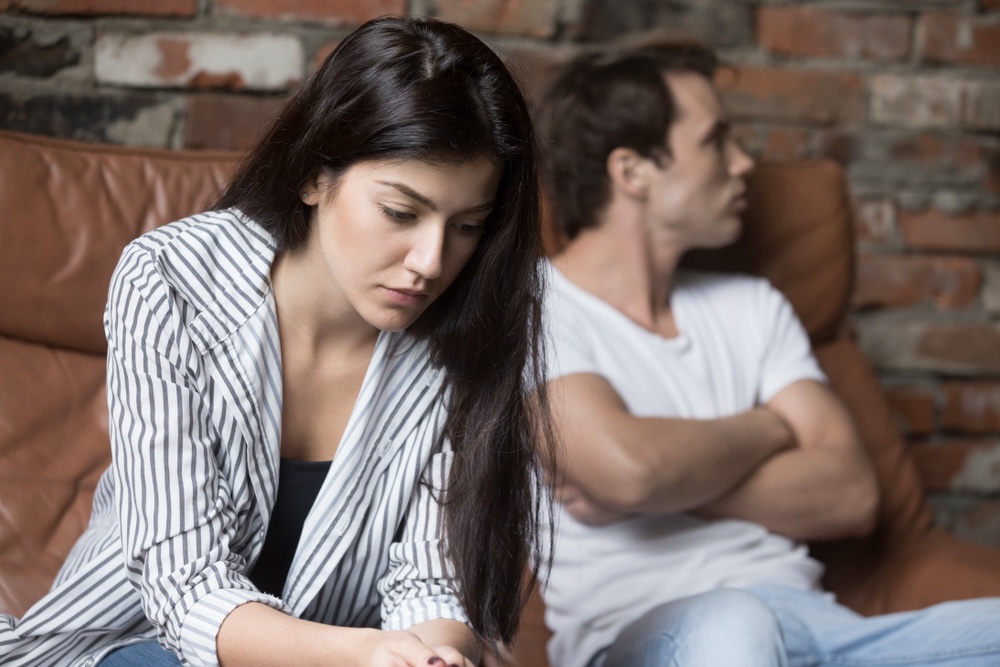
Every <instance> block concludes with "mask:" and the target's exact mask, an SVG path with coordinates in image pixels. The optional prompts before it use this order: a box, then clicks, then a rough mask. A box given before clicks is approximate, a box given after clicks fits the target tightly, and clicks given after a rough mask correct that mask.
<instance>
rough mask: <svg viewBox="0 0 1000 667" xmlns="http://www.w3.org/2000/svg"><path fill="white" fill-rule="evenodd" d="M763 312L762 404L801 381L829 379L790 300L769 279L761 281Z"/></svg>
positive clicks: (761, 310) (761, 309)
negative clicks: (821, 368)
mask: <svg viewBox="0 0 1000 667" xmlns="http://www.w3.org/2000/svg"><path fill="white" fill-rule="evenodd" d="M760 313H761V315H762V317H763V322H765V329H764V334H765V341H766V342H765V347H764V354H763V357H762V359H761V364H762V367H761V375H760V377H761V382H760V395H759V397H758V398H759V400H760V403H762V404H763V403H767V402H768V401H770V400H771V399H772V398H774V396H775V395H776V394H777V393H778V392H780V391H781V390H782V389H784V388H785V387H787V386H789V385H790V384H792V383H794V382H798V381H799V380H816V381H818V382H826V376H825V375H824V374H823V371H822V370H820V367H819V363H817V361H816V357H815V356H813V353H812V347H811V346H810V344H809V336H808V335H807V334H806V330H805V328H804V327H803V326H802V322H801V321H800V320H799V318H798V316H797V315H796V314H795V311H794V310H792V306H791V304H790V303H789V302H788V299H786V298H785V296H784V295H783V294H782V293H781V292H779V291H778V290H777V289H775V288H774V287H772V286H771V284H770V283H768V282H766V281H761V288H760Z"/></svg>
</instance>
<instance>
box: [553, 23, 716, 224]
mask: <svg viewBox="0 0 1000 667" xmlns="http://www.w3.org/2000/svg"><path fill="white" fill-rule="evenodd" d="M719 66H720V62H719V59H718V57H717V56H716V55H715V53H714V52H713V51H712V50H711V49H709V48H708V47H706V46H703V45H701V44H697V43H694V42H680V41H668V40H663V39H659V40H651V39H649V38H646V39H645V40H644V41H643V42H642V43H639V44H635V45H632V46H618V47H614V48H604V49H599V50H595V51H589V52H586V53H583V54H581V55H579V56H577V57H576V58H575V59H573V60H572V61H571V62H570V63H569V64H568V65H567V66H566V67H565V69H564V70H563V71H562V72H561V73H560V75H559V77H558V78H557V79H556V80H555V82H554V83H553V84H552V86H551V87H550V88H549V90H548V91H547V93H546V94H545V96H544V97H543V98H542V101H541V104H540V105H539V108H538V113H537V117H536V120H537V130H538V133H539V135H540V137H541V142H540V146H541V154H542V165H543V181H544V183H545V186H546V190H547V195H548V197H549V198H550V202H549V203H550V204H551V206H550V207H549V208H550V210H551V212H552V216H553V222H554V223H555V225H556V228H557V229H558V230H559V232H560V233H561V234H563V235H564V236H565V237H566V238H568V239H572V238H574V237H576V236H577V235H578V234H579V233H580V232H581V231H582V230H584V229H588V228H592V227H596V226H597V220H598V216H599V215H600V213H601V212H602V211H603V210H604V208H605V207H606V206H607V205H608V203H609V200H610V196H611V184H610V180H609V178H608V173H607V159H608V155H610V154H611V151H613V150H614V149H616V148H630V149H632V150H634V151H635V152H637V153H638V154H640V155H642V156H644V157H647V158H652V159H658V158H660V157H661V156H664V155H667V156H669V154H670V147H669V146H668V145H667V132H668V130H669V129H670V126H671V124H672V123H673V122H674V120H675V105H674V100H673V96H672V95H671V93H670V87H669V86H668V85H667V83H666V82H665V81H664V76H663V75H664V74H670V73H693V74H698V75H701V76H704V77H706V78H708V79H711V78H712V77H713V75H714V74H715V71H716V70H717V69H718V68H719Z"/></svg>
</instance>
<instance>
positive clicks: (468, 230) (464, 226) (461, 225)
mask: <svg viewBox="0 0 1000 667" xmlns="http://www.w3.org/2000/svg"><path fill="white" fill-rule="evenodd" d="M455 228H456V229H458V231H460V232H462V233H463V234H482V233H483V231H484V229H483V226H482V225H474V224H470V223H465V222H457V223H455Z"/></svg>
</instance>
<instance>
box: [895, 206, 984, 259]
mask: <svg viewBox="0 0 1000 667" xmlns="http://www.w3.org/2000/svg"><path fill="white" fill-rule="evenodd" d="M899 227H900V231H901V232H902V236H903V240H904V241H905V243H906V245H908V246H909V247H911V248H918V249H922V250H945V251H964V252H974V253H996V252H1000V210H994V211H976V212H973V213H966V214H961V215H949V214H947V213H944V212H942V211H939V210H937V209H927V210H924V211H920V212H913V211H905V210H904V211H901V212H900V214H899Z"/></svg>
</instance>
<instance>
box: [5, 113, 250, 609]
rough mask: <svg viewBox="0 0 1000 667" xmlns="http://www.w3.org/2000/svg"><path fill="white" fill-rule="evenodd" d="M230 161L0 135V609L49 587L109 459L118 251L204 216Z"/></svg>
mask: <svg viewBox="0 0 1000 667" xmlns="http://www.w3.org/2000/svg"><path fill="white" fill-rule="evenodd" d="M237 157H238V156H237V155H236V154H235V153H202V152H194V151H165V150H156V149H134V148H118V147H113V146H104V145H97V144H86V143H80V142H75V141H66V140H58V139H47V138H42V137H34V136H30V135H23V134H17V133H12V132H0V175H2V176H0V211H3V214H2V215H0V252H2V259H0V285H3V289H0V612H4V613H14V614H17V615H20V614H21V613H23V612H24V611H25V610H26V609H27V607H28V606H29V605H30V604H31V603H33V602H34V601H35V600H37V599H38V598H39V597H41V596H42V594H44V592H45V591H46V590H47V589H48V587H49V585H50V584H51V582H52V578H53V577H54V576H55V573H56V571H57V570H58V568H59V566H60V565H61V564H62V561H63V559H64V558H65V557H66V554H67V553H68V551H69V549H70V547H71V546H72V545H73V543H74V542H75V540H76V538H77V536H78V535H79V534H80V532H82V531H83V529H84V527H85V526H86V524H87V521H88V520H89V517H90V506H91V500H92V497H93V492H94V487H95V485H96V482H97V479H98V477H99V475H100V473H101V472H102V471H103V470H104V468H106V467H107V465H108V462H109V460H110V449H109V446H108V424H107V421H108V417H107V401H106V400H105V389H104V383H105V359H104V352H105V347H106V346H105V340H104V332H103V326H102V315H103V311H104V304H105V301H106V300H107V289H108V281H109V279H110V276H111V272H112V270H113V269H114V267H115V265H116V264H117V262H118V257H119V255H120V254H121V250H122V248H123V247H124V246H125V244H126V243H128V242H129V241H130V240H132V239H133V238H135V237H136V236H138V235H139V234H141V233H142V232H144V231H147V230H149V229H152V228H154V227H156V226H158V225H161V224H164V223H166V222H170V221H171V220H175V219H178V218H181V217H183V216H185V215H188V214H190V213H194V212H197V211H199V210H203V209H204V208H205V206H207V205H208V204H210V202H211V201H212V200H213V199H215V197H217V195H218V192H219V190H220V188H221V186H222V184H223V182H224V179H225V178H226V176H227V174H228V173H229V172H230V171H231V169H232V168H233V166H234V165H235V161H236V159H237Z"/></svg>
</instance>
